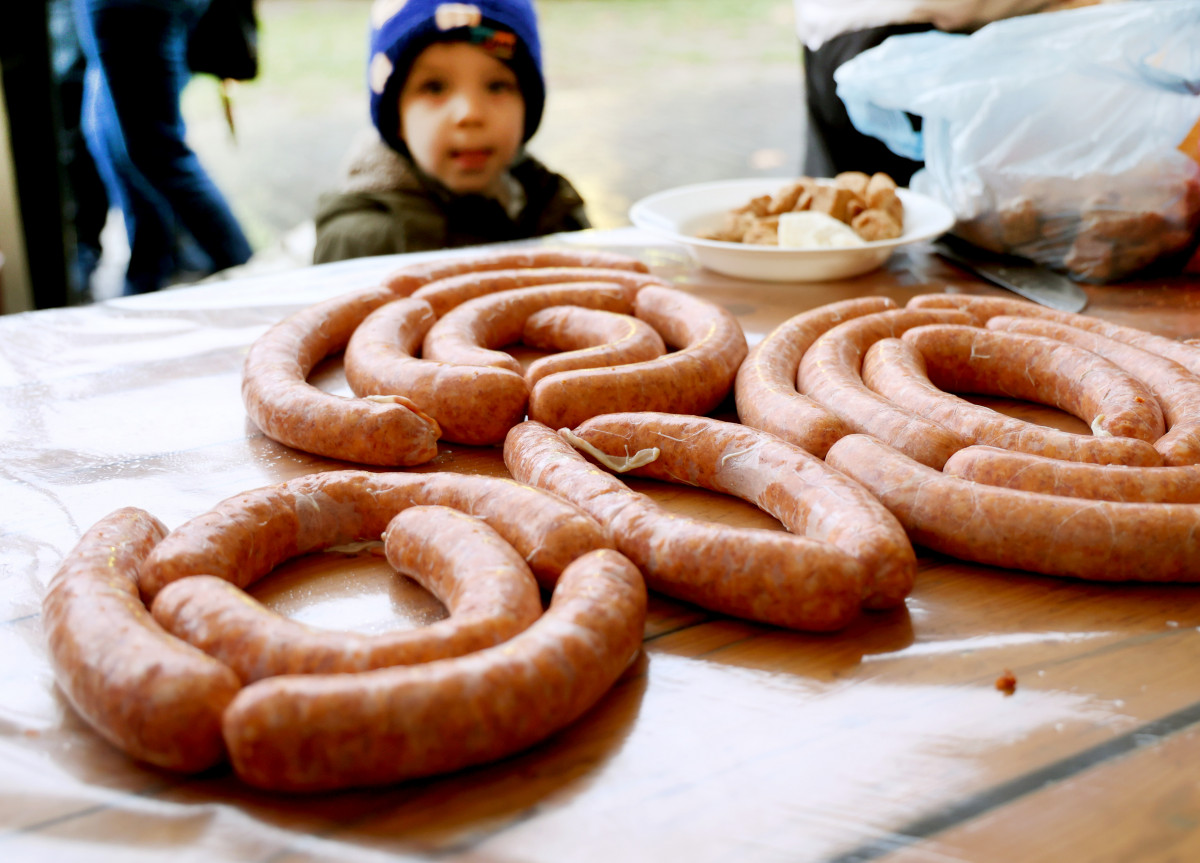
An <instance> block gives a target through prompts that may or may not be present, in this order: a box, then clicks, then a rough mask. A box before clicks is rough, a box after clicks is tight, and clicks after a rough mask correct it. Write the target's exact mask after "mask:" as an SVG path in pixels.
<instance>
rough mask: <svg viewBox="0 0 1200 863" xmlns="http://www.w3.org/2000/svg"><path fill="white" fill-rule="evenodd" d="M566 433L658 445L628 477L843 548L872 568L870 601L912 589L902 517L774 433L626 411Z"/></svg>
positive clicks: (598, 445) (601, 445) (625, 446)
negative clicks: (739, 508) (694, 492)
mask: <svg viewBox="0 0 1200 863" xmlns="http://www.w3.org/2000/svg"><path fill="white" fill-rule="evenodd" d="M559 433H560V434H561V435H563V436H564V437H566V439H567V440H568V441H570V442H571V443H573V444H575V445H576V446H579V445H580V443H582V444H584V445H586V448H587V451H589V452H593V453H595V452H597V451H598V452H599V453H602V454H603V455H604V456H607V457H609V459H612V458H616V459H621V458H624V457H626V456H629V455H630V454H634V455H635V457H636V454H637V453H639V452H647V451H651V450H653V451H654V452H655V456H654V457H653V458H651V459H649V460H642V459H639V460H637V461H638V464H639V466H638V467H634V468H631V469H630V470H629V471H628V472H629V474H630V475H632V476H643V477H649V478H651V479H657V480H662V481H665V482H675V483H683V484H685V485H693V486H698V487H700V488H706V489H709V490H711V491H717V492H721V493H722V494H729V495H733V496H734V497H738V498H740V499H742V500H745V501H747V502H749V503H752V504H754V505H755V506H757V507H758V508H759V509H761V510H763V511H764V512H767V513H769V514H771V515H773V516H775V518H777V519H779V520H780V522H782V523H783V525H784V527H786V528H787V529H788V530H789V531H791V532H792V533H794V534H796V535H798V536H807V537H808V538H809V539H816V540H821V541H823V542H828V543H830V544H831V545H833V546H835V547H837V548H840V549H841V550H842V551H844V552H846V553H847V554H849V555H850V556H851V557H853V558H854V559H855V560H857V561H858V562H859V563H860V564H862V566H863V568H864V569H865V570H866V573H867V585H866V588H865V591H864V595H863V605H864V607H866V608H894V607H896V606H898V605H902V604H903V602H904V598H905V597H906V596H908V594H909V592H910V591H911V590H912V585H913V579H914V578H915V577H916V572H917V560H916V555H915V554H914V553H913V550H912V545H911V544H910V543H909V541H908V537H907V536H906V535H905V533H904V529H903V528H902V527H901V526H900V523H899V522H897V521H896V519H895V517H894V516H893V515H892V514H891V513H890V512H888V511H887V510H886V509H885V508H884V507H883V506H882V505H881V504H880V503H879V501H878V500H876V498H875V497H874V495H872V494H871V493H870V492H868V491H867V490H866V489H865V488H863V487H862V486H861V485H859V484H858V483H857V482H855V481H853V480H851V479H849V478H848V477H846V476H845V475H844V474H842V473H840V472H838V471H835V470H832V469H831V468H830V467H829V466H828V465H827V464H825V463H824V462H823V461H821V459H819V458H817V457H816V456H814V455H811V454H810V453H808V452H807V451H805V450H804V449H802V448H801V447H798V446H796V445H794V444H791V443H788V442H787V441H785V440H783V439H782V438H779V437H776V436H775V435H773V434H771V433H769V432H764V431H760V430H758V429H752V428H750V427H748V426H743V425H739V424H737V423H730V422H722V421H720V420H715V419H709V418H707V417H694V416H681V415H678V414H661V413H623V414H605V415H602V416H598V417H593V418H592V419H589V420H586V421H585V422H583V423H582V424H581V425H578V426H576V427H575V428H574V429H571V430H570V431H569V432H568V431H566V430H562V431H560V432H559ZM643 461H644V463H643ZM618 542H619V540H618Z"/></svg>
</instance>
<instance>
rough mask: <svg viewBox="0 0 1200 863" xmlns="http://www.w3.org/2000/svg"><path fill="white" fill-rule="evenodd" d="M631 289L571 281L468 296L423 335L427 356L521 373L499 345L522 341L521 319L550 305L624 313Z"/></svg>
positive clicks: (628, 309) (627, 310)
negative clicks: (470, 298)
mask: <svg viewBox="0 0 1200 863" xmlns="http://www.w3.org/2000/svg"><path fill="white" fill-rule="evenodd" d="M635 296H636V291H635V290H634V289H632V288H629V287H626V286H623V285H619V284H617V283H615V282H611V283H610V282H598V281H591V282H575V283H571V284H553V285H537V286H535V287H528V288H514V289H512V290H508V291H501V292H499V293H495V294H488V295H486V296H483V297H477V298H476V299H473V300H468V301H467V302H465V303H462V304H460V305H458V306H455V307H454V308H453V309H451V310H450V311H448V312H446V313H445V314H444V315H442V316H441V317H440V318H438V319H437V321H436V322H435V323H434V325H433V326H432V327H430V328H429V332H428V333H426V334H425V341H424V344H423V345H422V348H421V354H422V356H423V357H424V358H425V359H427V360H433V361H435V362H445V363H457V364H460V365H470V366H491V367H495V368H506V369H508V370H510V371H512V372H515V373H516V374H524V370H523V368H522V367H521V363H520V362H519V361H518V360H516V359H514V358H513V357H512V356H510V355H509V354H507V353H505V352H504V351H501V350H497V349H498V348H501V347H504V346H507V345H512V344H515V343H517V342H519V341H520V340H521V334H522V333H523V332H524V329H525V321H526V320H527V319H528V318H529V316H530V315H531V314H533V313H534V312H537V311H540V310H542V309H546V308H549V307H551V306H561V305H575V306H580V307H583V308H589V309H599V310H601V311H607V312H619V313H621V314H629V313H631V312H632V311H633V302H634V297H635Z"/></svg>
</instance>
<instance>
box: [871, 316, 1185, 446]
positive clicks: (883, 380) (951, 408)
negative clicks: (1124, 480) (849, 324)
mask: <svg viewBox="0 0 1200 863" xmlns="http://www.w3.org/2000/svg"><path fill="white" fill-rule="evenodd" d="M925 329H926V328H924V327H917V328H916V329H913V330H909V331H908V332H907V333H905V334H904V338H902V339H881V340H880V341H878V342H876V343H875V344H873V345H871V347H870V349H869V350H868V351H867V354H866V357H864V359H863V381H864V382H865V383H866V384H867V386H869V387H870V388H871V389H873V390H874V391H875V392H877V393H880V394H881V395H884V396H886V397H887V398H888V399H890V400H891V401H893V402H895V403H896V404H898V405H901V406H902V407H905V408H908V409H909V410H911V411H913V412H915V413H918V414H920V415H921V416H924V417H928V418H929V419H931V420H933V421H934V422H937V423H940V424H941V425H943V426H945V427H946V428H949V429H951V430H953V431H954V432H955V433H957V434H960V435H962V436H963V437H964V438H965V439H967V440H968V441H970V442H972V443H978V444H988V445H991V446H996V447H1003V448H1005V449H1011V450H1015V451H1018V452H1028V453H1034V454H1037V455H1045V456H1049V457H1051V458H1061V459H1070V460H1073V461H1085V462H1096V463H1099V464H1142V465H1147V464H1151V465H1152V464H1160V463H1161V461H1162V460H1161V458H1160V457H1159V455H1158V453H1157V451H1155V449H1154V447H1153V446H1152V445H1151V444H1149V443H1147V442H1146V441H1144V440H1134V439H1130V438H1114V437H1095V436H1093V435H1089V434H1075V433H1072V432H1067V431H1062V430H1061V429H1056V428H1048V427H1046V426H1043V425H1038V424H1036V423H1032V422H1026V421H1024V420H1020V419H1016V418H1014V417H1009V416H1006V415H1005V414H1002V413H1000V412H999V411H995V410H993V409H991V408H989V407H984V406H982V405H977V404H974V403H972V402H970V401H967V400H966V399H964V398H960V397H958V396H957V395H953V394H952V392H947V390H951V391H958V392H976V393H978V392H981V391H982V392H984V393H989V394H993V395H996V394H1001V393H997V392H995V387H993V386H992V384H991V383H989V382H988V381H987V379H986V374H987V370H986V368H983V367H982V366H987V365H991V364H995V363H996V362H997V361H999V363H1000V364H1003V363H1004V362H1006V361H1007V360H1006V359H1004V358H1003V357H1002V355H1001V354H999V353H993V354H992V355H991V356H990V358H989V362H988V363H979V365H978V366H976V367H974V368H971V369H970V370H969V371H962V370H961V367H962V366H966V365H975V363H976V362H977V357H979V356H983V355H986V353H987V350H988V348H987V347H984V346H980V347H981V351H980V352H979V353H978V354H976V353H974V352H972V351H970V350H968V351H967V352H965V353H964V352H962V351H959V350H956V349H954V346H945V345H941V346H939V347H938V348H937V349H935V348H934V347H933V346H931V345H930V344H929V342H930V341H932V339H929V338H925V339H922V340H921V341H920V342H919V343H918V344H913V343H912V342H911V341H910V340H909V336H910V335H911V334H912V333H917V332H919V331H922V330H925ZM962 329H964V330H968V331H970V333H974V334H979V333H986V332H988V331H987V330H981V329H979V328H978V327H964V328H962ZM935 335H936V334H935ZM965 338H966V340H967V341H968V342H969V341H970V336H969V335H968V336H966V337H965ZM1045 341H1047V342H1049V340H1045ZM1051 344H1058V345H1060V346H1063V347H1065V345H1062V344H1061V343H1053V342H1051ZM921 347H924V348H925V351H924V352H922V351H921V350H920V348H921ZM942 347H945V348H946V349H945V350H941V348H942ZM956 347H959V348H961V347H962V345H961V344H960V345H957V346H956ZM1081 353H1082V352H1081ZM1095 359H1097V360H1099V359H1100V358H1099V357H1096V358H1095ZM1013 361H1014V362H1017V361H1018V360H1013ZM930 362H932V363H933V367H932V368H928V367H927V364H928V363H930ZM1019 362H1021V363H1022V365H1020V366H1018V368H1025V365H1024V362H1025V360H1024V359H1021V360H1019ZM1028 368H1029V369H1030V376H1031V380H1030V381H1029V382H1028V386H1029V389H1033V388H1034V386H1035V385H1036V383H1037V380H1036V379H1037V376H1038V375H1039V374H1042V375H1044V374H1045V373H1046V370H1045V369H1044V368H1041V369H1039V366H1038V357H1037V356H1036V355H1033V354H1031V355H1030V356H1029V366H1028ZM1113 368H1114V369H1115V367H1113ZM1006 375H1008V371H1007V370H1005V371H1002V372H1001V373H1000V374H999V375H997V380H998V381H999V382H1003V380H1004V378H1005V376H1006ZM1094 379H1097V380H1098V377H1095V378H1094ZM964 381H965V382H966V383H964ZM1139 388H1140V385H1139ZM1003 395H1008V396H1010V397H1014V396H1013V394H1012V393H1003ZM1016 397H1020V396H1016ZM1146 398H1147V399H1149V401H1150V402H1153V396H1150V395H1149V393H1147V394H1146ZM1031 400H1033V401H1039V402H1041V401H1048V400H1049V399H1048V398H1043V397H1041V396H1040V395H1039V397H1038V398H1036V399H1031ZM1148 403H1149V402H1148ZM1154 407H1155V414H1156V415H1158V416H1161V414H1159V413H1158V411H1157V404H1156V403H1155V405H1154ZM1081 412H1082V411H1081ZM1080 418H1081V419H1086V417H1080Z"/></svg>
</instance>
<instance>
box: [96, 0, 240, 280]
mask: <svg viewBox="0 0 1200 863" xmlns="http://www.w3.org/2000/svg"><path fill="white" fill-rule="evenodd" d="M73 2H74V3H75V12H76V17H77V22H78V26H79V30H80V33H79V36H80V42H81V44H82V46H83V50H84V54H85V55H86V57H87V62H88V71H87V76H86V80H85V94H84V99H85V104H84V111H83V117H82V121H81V123H82V126H83V130H84V135H85V137H86V138H87V142H88V148H89V150H91V152H92V155H93V157H94V158H95V160H96V164H97V167H98V169H99V170H100V174H101V176H102V177H103V178H104V183H105V186H106V187H107V189H108V193H109V196H110V198H111V199H112V200H113V201H114V202H116V203H117V204H118V205H119V206H120V208H121V211H122V213H123V214H124V217H125V230H126V233H127V234H128V237H129V266H128V268H127V270H126V273H125V293H126V294H141V293H147V292H149V291H156V290H158V289H159V288H161V287H163V286H164V285H166V284H168V283H169V282H170V281H171V280H172V278H173V277H174V276H175V275H176V274H177V273H179V272H181V271H192V272H196V273H197V274H198V275H207V274H208V273H211V272H216V271H217V270H223V269H225V268H227V267H232V266H236V265H238V264H243V263H245V262H246V261H247V260H249V258H250V255H251V252H252V250H251V248H250V243H249V241H248V240H247V239H246V235H245V233H243V231H242V228H241V226H240V225H239V224H238V220H237V218H236V217H235V216H234V214H233V211H232V210H231V209H230V207H229V204H228V202H227V201H226V200H225V197H224V195H222V194H221V191H220V190H219V189H218V188H217V186H216V184H215V183H214V182H213V181H212V179H211V177H209V175H208V173H207V172H206V171H205V170H204V167H203V166H202V165H201V164H200V160H199V158H198V157H197V156H196V154H195V152H193V150H192V149H191V147H189V146H188V144H187V142H186V140H185V126H184V121H183V114H182V112H181V110H180V96H181V95H182V93H183V88H184V87H185V86H186V85H187V83H188V81H189V80H190V78H191V75H192V73H191V70H190V69H189V68H188V64H187V44H188V36H189V33H190V32H191V30H192V28H193V27H194V25H195V23H196V21H197V20H199V18H200V16H201V14H203V12H204V10H205V9H206V8H207V7H208V3H209V0H73Z"/></svg>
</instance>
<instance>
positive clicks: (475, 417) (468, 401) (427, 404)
mask: <svg viewBox="0 0 1200 863" xmlns="http://www.w3.org/2000/svg"><path fill="white" fill-rule="evenodd" d="M434 320H435V318H434V315H433V310H432V309H431V308H430V306H429V303H427V302H425V301H424V300H421V299H417V298H416V297H407V298H404V299H399V300H396V301H394V302H391V303H388V304H387V305H384V306H382V307H380V308H379V309H376V310H375V311H374V312H372V313H371V314H370V315H368V316H367V318H366V319H365V320H363V322H362V323H361V324H360V325H359V326H358V328H357V329H356V330H355V331H354V335H352V336H351V337H350V342H349V344H347V345H346V353H345V356H344V367H345V372H346V383H348V384H349V385H350V389H351V390H352V391H353V392H354V393H355V394H356V395H359V396H364V397H365V396H371V395H397V396H402V397H404V398H407V399H409V400H410V401H412V402H413V403H415V404H419V405H421V409H422V410H423V411H424V412H425V413H427V414H428V415H429V416H430V417H431V418H432V419H433V420H435V421H436V422H437V424H438V426H439V427H440V428H441V436H442V439H443V440H447V441H450V442H452V443H462V444H469V445H472V446H487V445H490V444H497V443H501V442H502V441H503V440H504V435H505V434H506V433H507V432H508V430H509V429H510V428H512V427H513V426H514V425H516V424H517V423H519V422H520V421H521V420H522V419H524V418H525V406H526V402H527V401H528V400H529V388H528V385H527V384H526V383H525V379H524V377H523V376H522V375H521V374H518V373H516V372H513V371H510V370H508V369H501V368H487V367H484V366H462V365H457V364H454V363H440V362H436V361H434V360H426V359H421V358H419V357H418V356H417V354H418V353H419V352H420V346H421V342H422V341H423V340H424V338H425V334H426V333H427V332H428V331H429V328H430V327H431V326H432V325H433V322H434Z"/></svg>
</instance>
